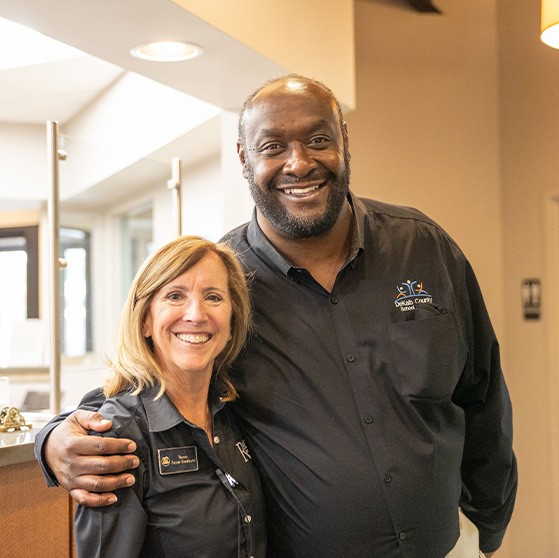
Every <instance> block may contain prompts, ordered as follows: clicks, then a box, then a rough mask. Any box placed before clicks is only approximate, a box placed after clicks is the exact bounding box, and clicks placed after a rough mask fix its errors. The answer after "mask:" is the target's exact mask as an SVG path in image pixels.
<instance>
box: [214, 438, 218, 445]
mask: <svg viewBox="0 0 559 558" xmlns="http://www.w3.org/2000/svg"><path fill="white" fill-rule="evenodd" d="M214 444H219V436H214Z"/></svg>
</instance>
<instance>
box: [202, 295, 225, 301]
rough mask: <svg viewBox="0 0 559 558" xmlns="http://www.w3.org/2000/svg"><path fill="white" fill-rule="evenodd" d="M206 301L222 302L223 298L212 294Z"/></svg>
mask: <svg viewBox="0 0 559 558" xmlns="http://www.w3.org/2000/svg"><path fill="white" fill-rule="evenodd" d="M206 300H209V301H210V302H221V301H222V300H223V298H222V297H221V296H219V295H217V294H210V295H208V296H207V297H206Z"/></svg>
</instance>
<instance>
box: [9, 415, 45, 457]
mask: <svg viewBox="0 0 559 558" xmlns="http://www.w3.org/2000/svg"><path fill="white" fill-rule="evenodd" d="M22 414H23V416H24V418H25V422H26V423H30V424H31V425H32V428H31V429H30V430H25V431H22V430H16V431H14V432H0V467H5V466H6V465H17V464H18V463H25V462H26V461H33V460H34V459H35V456H34V455H33V448H34V446H35V436H36V435H37V433H38V432H39V430H41V428H43V426H44V425H45V424H46V423H47V422H48V421H49V420H50V419H51V418H52V415H51V414H49V413H22Z"/></svg>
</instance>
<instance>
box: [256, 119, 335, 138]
mask: <svg viewBox="0 0 559 558" xmlns="http://www.w3.org/2000/svg"><path fill="white" fill-rule="evenodd" d="M324 127H327V128H329V129H330V128H331V125H330V123H329V122H328V120H326V119H324V118H323V119H321V120H319V121H317V122H314V123H312V124H311V125H309V127H308V129H306V130H304V131H303V133H306V134H312V133H314V132H316V131H317V130H319V129H321V128H324ZM283 133H284V130H283V129H282V128H259V129H258V131H257V132H256V138H255V139H256V140H259V139H261V138H266V137H270V136H271V137H275V136H281V135H283Z"/></svg>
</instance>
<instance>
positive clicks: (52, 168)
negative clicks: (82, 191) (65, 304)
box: [47, 120, 66, 414]
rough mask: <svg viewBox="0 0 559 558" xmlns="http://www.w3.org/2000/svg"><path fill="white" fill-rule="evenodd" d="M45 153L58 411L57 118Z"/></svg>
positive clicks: (55, 406)
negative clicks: (47, 181) (46, 159)
mask: <svg viewBox="0 0 559 558" xmlns="http://www.w3.org/2000/svg"><path fill="white" fill-rule="evenodd" d="M47 154H48V170H49V180H50V188H49V197H48V202H47V217H48V227H49V261H50V266H49V270H50V277H51V281H50V297H49V299H50V315H51V339H50V340H51V344H50V411H51V413H54V414H58V413H60V353H61V344H60V267H61V263H62V260H61V259H60V257H59V209H58V191H59V177H58V160H59V159H65V158H66V154H65V153H64V152H63V151H59V150H58V122H56V121H52V120H49V121H48V122H47Z"/></svg>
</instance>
